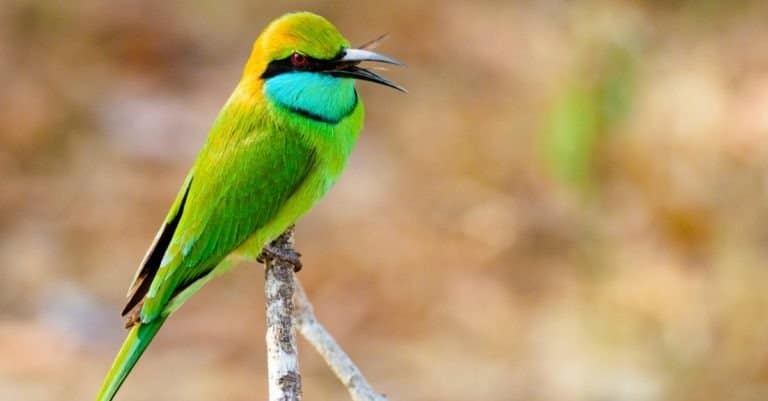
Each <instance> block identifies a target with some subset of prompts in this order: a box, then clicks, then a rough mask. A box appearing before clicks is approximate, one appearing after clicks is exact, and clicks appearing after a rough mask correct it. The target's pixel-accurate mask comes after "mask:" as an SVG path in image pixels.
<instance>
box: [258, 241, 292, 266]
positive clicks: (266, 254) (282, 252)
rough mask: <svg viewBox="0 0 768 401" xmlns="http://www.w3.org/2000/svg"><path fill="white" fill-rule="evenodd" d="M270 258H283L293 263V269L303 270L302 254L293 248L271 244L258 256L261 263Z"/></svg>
mask: <svg viewBox="0 0 768 401" xmlns="http://www.w3.org/2000/svg"><path fill="white" fill-rule="evenodd" d="M269 260H283V261H286V262H288V263H290V264H291V265H293V271H294V272H298V271H299V270H301V267H302V264H301V254H300V253H298V252H296V251H295V250H293V249H290V248H289V249H285V248H279V247H276V246H273V245H272V244H269V245H267V246H265V247H264V249H262V250H261V254H260V255H259V256H258V257H257V258H256V261H258V262H259V263H266V262H267V261H269Z"/></svg>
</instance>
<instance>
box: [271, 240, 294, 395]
mask: <svg viewBox="0 0 768 401" xmlns="http://www.w3.org/2000/svg"><path fill="white" fill-rule="evenodd" d="M268 248H269V249H268V250H266V251H265V252H264V253H263V256H262V258H263V260H264V261H265V263H266V269H265V275H266V278H265V280H264V295H265V297H266V303H267V312H266V315H267V335H266V341H267V371H268V375H267V376H268V380H269V400H270V401H299V400H301V374H300V373H299V357H298V349H297V348H296V333H295V332H294V329H293V327H294V324H293V319H294V318H293V308H294V305H293V292H294V282H295V279H294V274H293V273H294V266H295V263H294V262H292V261H291V260H290V258H286V257H284V255H288V254H290V251H291V250H292V249H293V227H291V228H289V229H288V230H286V231H285V232H284V233H283V234H282V235H280V237H278V238H277V239H276V240H274V241H273V242H272V243H271V244H270V245H269V246H268ZM283 251H285V252H283ZM294 255H295V252H294Z"/></svg>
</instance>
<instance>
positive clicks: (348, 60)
mask: <svg viewBox="0 0 768 401" xmlns="http://www.w3.org/2000/svg"><path fill="white" fill-rule="evenodd" d="M363 61H372V62H378V63H385V64H393V65H401V66H402V65H404V64H403V63H401V62H399V61H397V60H395V59H393V58H389V57H387V56H384V55H382V54H379V53H375V52H372V51H370V50H364V49H345V50H344V51H343V52H342V53H341V57H340V58H338V59H336V60H334V61H333V62H332V63H331V64H330V67H331V68H329V69H327V70H325V71H324V72H325V73H327V74H330V75H332V76H334V77H344V78H354V79H361V80H363V81H369V82H375V83H377V84H381V85H384V86H389V87H390V88H393V89H397V90H399V91H400V92H405V93H408V91H407V90H406V89H405V88H403V87H402V86H400V85H398V84H396V83H394V82H392V81H390V80H388V79H386V78H384V77H382V76H380V75H377V74H375V73H373V72H371V71H370V70H366V69H365V68H362V67H359V66H358V64H360V63H362V62H363Z"/></svg>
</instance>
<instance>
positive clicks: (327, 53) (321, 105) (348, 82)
mask: <svg viewBox="0 0 768 401" xmlns="http://www.w3.org/2000/svg"><path fill="white" fill-rule="evenodd" d="M364 61H371V62H380V63H387V64H396V65H399V64H401V63H400V62H398V61H396V60H394V59H391V58H389V57H387V56H384V55H381V54H378V53H374V52H373V51H370V50H367V49H354V48H351V47H350V44H349V41H348V40H347V39H345V38H344V37H343V36H342V35H341V34H340V33H339V31H338V30H337V29H336V27H335V26H334V25H333V24H331V23H330V22H329V21H328V20H326V19H325V18H323V17H321V16H319V15H316V14H312V13H309V12H299V13H291V14H286V15H284V16H282V17H280V18H278V19H276V20H274V21H272V23H270V24H269V26H267V28H266V29H265V30H264V32H262V33H261V35H259V37H258V38H257V39H256V42H255V43H254V46H253V53H252V54H251V57H250V59H249V60H248V64H247V65H246V68H245V72H244V77H245V78H248V79H257V82H258V83H259V84H260V85H258V86H259V87H261V88H262V90H263V93H264V95H265V96H266V97H267V98H269V99H270V100H272V101H275V102H277V103H279V104H281V105H283V106H285V107H288V108H289V109H296V110H299V111H305V112H307V113H309V114H316V115H319V116H321V117H327V119H328V120H335V119H338V118H340V117H341V116H342V115H343V114H344V113H345V112H348V111H349V110H345V109H346V108H349V105H350V104H351V102H352V100H354V101H355V102H356V101H357V94H356V93H355V92H354V80H355V79H360V80H365V81H370V82H374V83H378V84H381V85H385V86H389V87H391V88H394V89H397V90H400V91H405V89H404V88H403V87H401V86H399V85H397V84H395V83H394V82H391V81H389V80H387V79H386V78H383V77H381V76H379V75H377V74H375V73H373V72H371V71H370V70H368V69H365V68H362V67H361V66H360V63H362V62H364ZM353 97H354V99H353Z"/></svg>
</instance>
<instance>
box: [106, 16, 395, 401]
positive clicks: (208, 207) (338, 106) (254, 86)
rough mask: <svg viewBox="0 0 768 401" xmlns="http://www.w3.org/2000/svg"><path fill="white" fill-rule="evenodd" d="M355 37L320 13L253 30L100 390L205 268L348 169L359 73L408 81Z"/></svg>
mask: <svg viewBox="0 0 768 401" xmlns="http://www.w3.org/2000/svg"><path fill="white" fill-rule="evenodd" d="M377 41H378V40H375V41H373V42H369V43H368V44H366V45H363V46H359V47H357V48H353V47H351V46H350V42H349V41H348V40H347V39H345V38H344V36H342V34H341V33H340V32H339V30H338V29H337V28H336V27H335V26H334V25H333V24H332V23H331V22H330V21H328V20H327V19H325V18H324V17H321V16H319V15H317V14H314V13H311V12H296V13H289V14H285V15H283V16H280V17H278V18H277V19H275V20H273V21H272V22H270V23H269V24H268V25H267V27H266V28H265V29H264V31H262V33H261V34H260V35H259V36H258V37H257V38H256V40H255V42H254V44H253V50H252V52H251V54H250V57H249V58H248V61H247V62H246V64H245V67H244V69H243V74H242V77H241V79H240V81H239V82H238V84H237V85H236V87H235V89H234V91H233V92H232V94H231V95H230V97H229V98H228V100H227V101H226V103H225V104H224V106H223V107H222V108H221V110H220V111H219V114H218V116H217V117H216V119H215V120H214V123H213V125H212V127H211V129H210V131H209V134H208V137H207V139H206V141H205V143H204V145H203V147H202V149H201V150H200V152H199V154H198V156H197V158H196V160H195V162H194V164H193V165H192V167H191V169H190V171H189V173H188V174H187V176H186V178H185V180H184V182H183V185H182V186H181V189H180V190H179V192H178V195H177V196H176V198H175V200H174V202H173V203H172V205H171V207H170V211H169V212H168V214H167V216H166V218H165V220H164V222H163V224H162V226H161V227H160V230H159V231H158V233H157V235H156V236H155V239H154V241H153V242H152V244H151V245H150V247H149V250H148V251H147V253H146V255H145V257H144V259H143V260H142V262H141V263H140V265H139V268H138V270H137V272H136V274H135V276H134V279H133V281H132V282H131V285H130V286H129V290H128V294H127V298H128V301H127V303H126V305H125V307H124V308H123V310H122V316H123V319H124V321H125V325H126V328H128V329H129V330H130V331H129V332H128V335H127V337H126V339H125V340H124V342H123V344H122V346H121V348H120V350H119V352H118V354H117V356H116V357H115V359H114V362H113V363H112V366H111V368H110V369H109V371H108V373H107V375H106V377H105V379H104V382H103V384H102V386H101V389H100V391H99V393H98V395H97V397H96V400H97V401H110V400H112V399H113V398H114V397H115V395H116V393H117V391H118V390H119V389H120V387H121V386H122V384H123V382H124V381H125V379H126V377H127V376H128V374H129V373H130V372H131V370H132V369H133V367H134V366H135V364H136V362H137V361H138V360H139V358H140V357H141V355H142V354H143V353H144V351H145V350H146V349H147V346H148V345H149V344H150V342H151V341H152V339H153V338H154V336H155V334H156V333H157V332H158V330H159V329H160V328H161V327H162V325H163V323H164V322H165V321H166V319H167V318H168V317H169V316H170V315H171V314H172V313H173V312H174V311H176V310H177V309H178V308H179V307H180V306H181V305H182V304H183V303H184V302H185V301H186V300H187V299H189V297H190V296H192V295H193V294H195V293H196V292H197V291H198V290H199V289H200V288H201V287H202V286H203V285H205V283H207V282H209V281H210V280H211V279H212V278H214V277H216V276H218V275H220V274H222V273H224V272H225V271H227V270H229V269H230V268H231V267H232V266H233V265H235V264H236V262H238V261H241V260H254V259H258V258H259V256H260V255H261V254H262V252H266V251H269V245H268V244H269V243H270V241H272V240H273V239H275V238H276V237H278V236H279V235H280V234H281V233H282V232H283V231H284V230H286V229H287V228H288V227H289V226H291V225H292V224H294V222H295V221H296V220H297V219H299V218H300V217H301V216H302V215H304V214H305V213H306V212H308V211H309V210H310V209H311V208H312V207H313V206H314V205H315V204H316V203H317V202H318V201H319V200H320V199H321V198H322V197H323V195H324V194H325V193H326V192H327V191H328V190H329V189H330V188H331V186H332V185H333V184H334V183H335V181H336V180H337V178H338V177H339V176H340V174H341V173H342V171H343V170H344V168H345V166H346V164H347V159H348V157H349V155H350V153H351V151H352V149H353V147H354V145H355V142H356V140H357V139H358V136H359V134H360V131H361V129H362V125H363V117H364V112H365V111H364V106H363V102H362V100H361V99H360V96H359V94H358V92H357V90H356V87H355V84H356V81H357V80H363V81H369V82H373V83H377V84H381V85H384V86H387V87H390V88H394V89H397V90H399V91H402V92H406V90H405V89H404V88H403V87H402V86H400V85H398V84H396V83H394V82H392V81H390V80H388V79H386V78H383V77H381V76H380V75H378V74H376V73H374V72H372V71H371V70H370V69H366V68H363V67H362V66H361V63H362V62H378V63H386V64H392V65H402V63H400V62H399V61H397V60H395V59H393V58H390V57H387V56H384V55H382V54H379V53H376V52H373V51H372V50H370V49H372V48H373V46H372V45H373V44H375V43H374V42H377Z"/></svg>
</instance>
